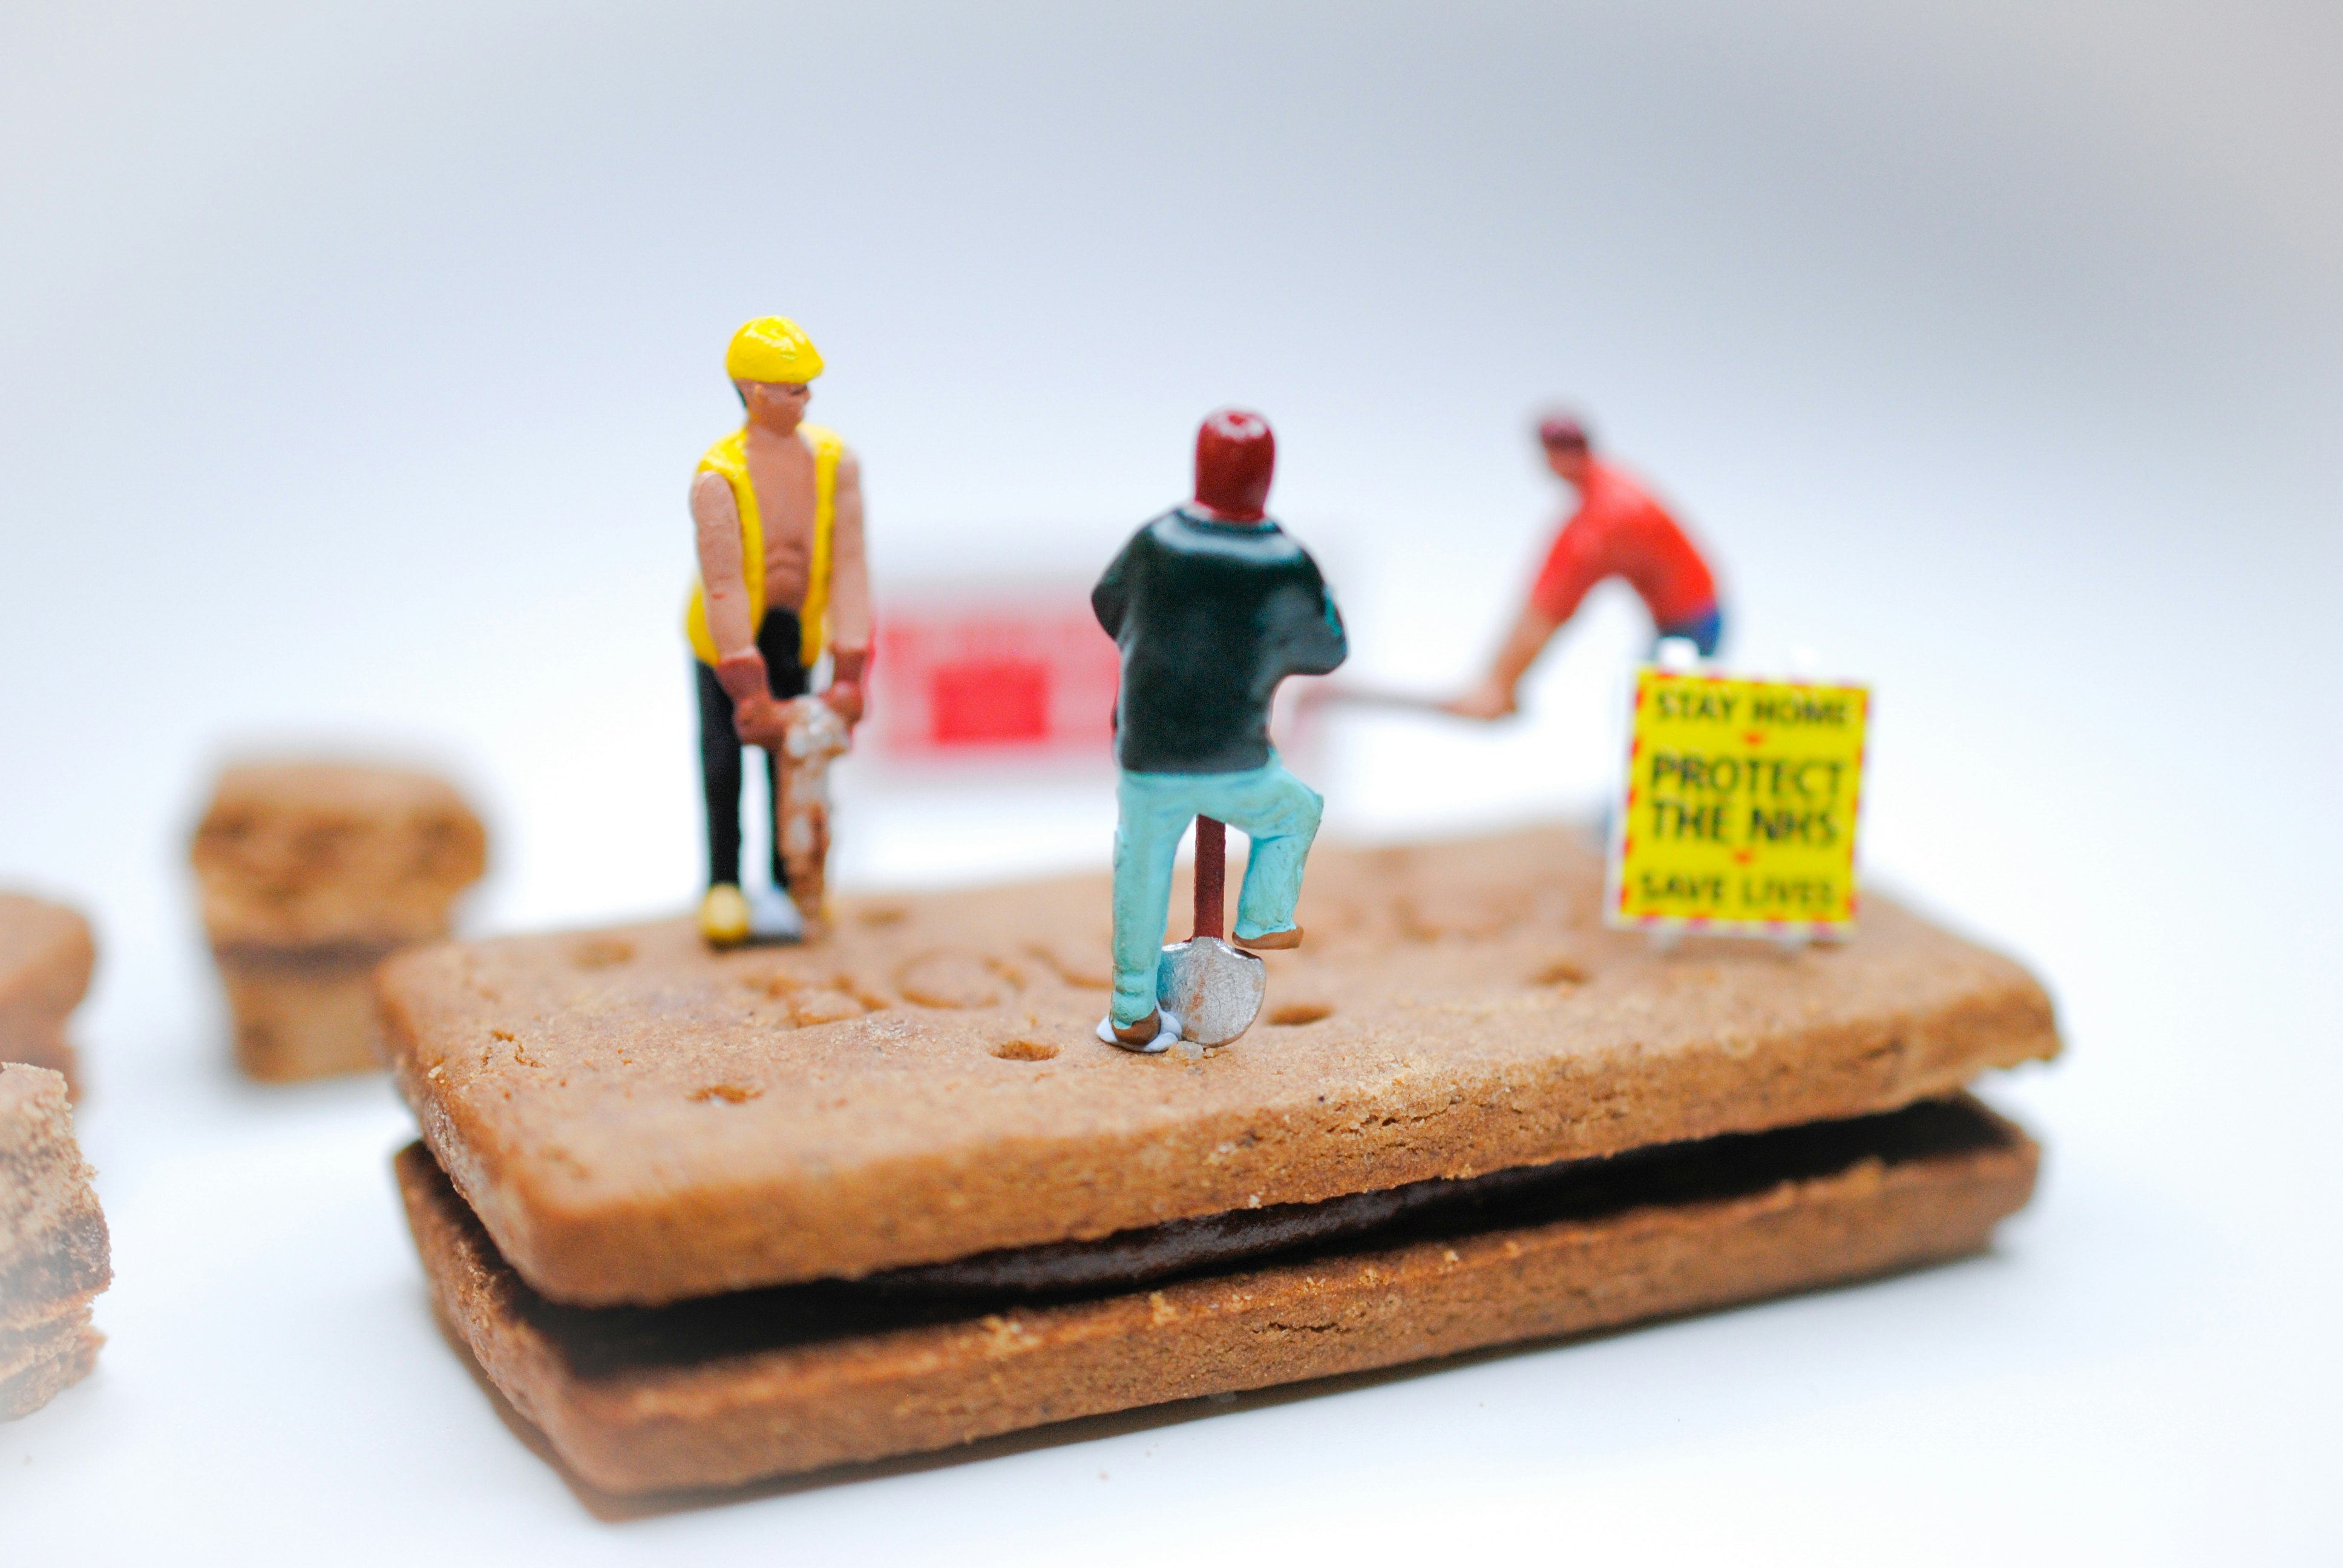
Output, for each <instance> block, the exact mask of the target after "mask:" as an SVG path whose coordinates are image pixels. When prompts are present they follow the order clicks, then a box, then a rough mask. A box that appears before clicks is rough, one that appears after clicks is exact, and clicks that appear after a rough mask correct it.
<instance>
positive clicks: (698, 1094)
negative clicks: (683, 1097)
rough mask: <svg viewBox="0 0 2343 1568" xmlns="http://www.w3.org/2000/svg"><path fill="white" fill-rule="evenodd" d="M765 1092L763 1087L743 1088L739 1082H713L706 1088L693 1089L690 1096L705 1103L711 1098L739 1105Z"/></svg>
mask: <svg viewBox="0 0 2343 1568" xmlns="http://www.w3.org/2000/svg"><path fill="white" fill-rule="evenodd" d="M764 1092H765V1091H763V1090H761V1089H743V1088H741V1087H740V1085H739V1084H737V1083H711V1084H709V1086H708V1087H707V1088H705V1089H695V1090H693V1091H691V1094H690V1098H691V1099H692V1100H695V1101H699V1103H701V1104H703V1105H704V1104H706V1103H707V1102H708V1101H711V1100H720V1101H723V1102H724V1103H725V1104H727V1105H739V1104H741V1103H743V1102H745V1101H751V1100H754V1099H756V1098H757V1096H759V1095H760V1094H762V1093H764Z"/></svg>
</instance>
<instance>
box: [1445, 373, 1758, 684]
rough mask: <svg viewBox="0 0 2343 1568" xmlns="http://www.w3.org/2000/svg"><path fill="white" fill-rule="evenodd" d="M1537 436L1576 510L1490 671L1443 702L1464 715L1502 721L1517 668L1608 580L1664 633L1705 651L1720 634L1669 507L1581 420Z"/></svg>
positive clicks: (1721, 621)
mask: <svg viewBox="0 0 2343 1568" xmlns="http://www.w3.org/2000/svg"><path fill="white" fill-rule="evenodd" d="M1538 441H1539V444H1540V445H1541V446H1543V447H1544V448H1545V462H1546V467H1549V468H1551V469H1553V470H1554V475H1555V477H1557V478H1560V479H1561V480H1563V482H1564V483H1565V484H1567V485H1569V486H1570V487H1572V488H1573V489H1574V490H1576V491H1577V492H1578V510H1577V511H1576V512H1574V513H1573V514H1572V515H1571V518H1570V520H1569V521H1568V522H1566V523H1564V525H1563V528H1562V532H1561V534H1560V535H1558V536H1557V537H1556V538H1555V539H1554V548H1553V549H1552V550H1551V551H1550V552H1548V554H1547V556H1546V558H1545V565H1544V567H1543V568H1540V570H1539V572H1538V575H1537V581H1536V582H1535V583H1534V584H1533V585H1531V588H1530V595H1529V603H1528V604H1526V605H1524V606H1523V608H1522V613H1521V618H1520V619H1518V620H1517V621H1515V622H1514V624H1513V632H1512V634H1511V635H1510V636H1508V637H1507V638H1505V644H1504V646H1503V648H1500V649H1498V651H1497V658H1496V660H1495V662H1494V663H1493V665H1492V666H1491V667H1490V670H1489V673H1488V675H1487V676H1486V677H1485V678H1483V680H1482V681H1481V683H1480V684H1479V685H1478V686H1475V687H1474V688H1473V689H1472V690H1470V691H1467V692H1466V693H1464V694H1463V696H1462V697H1459V698H1457V699H1454V700H1453V701H1452V702H1449V703H1447V704H1446V705H1445V706H1446V708H1447V709H1448V711H1449V712H1451V713H1455V714H1460V715H1462V716H1463V717H1464V718H1467V719H1503V718H1504V717H1505V716H1506V715H1508V714H1510V713H1512V712H1513V711H1514V709H1515V707H1516V702H1515V698H1514V689H1515V688H1516V687H1517V686H1519V685H1520V684H1521V678H1522V677H1523V674H1525V673H1526V672H1527V671H1528V669H1529V668H1530V666H1531V665H1532V664H1534V663H1535V662H1536V661H1537V657H1538V655H1539V654H1540V653H1542V652H1544V648H1545V645H1546V644H1547V643H1548V642H1550V641H1552V640H1553V638H1554V633H1555V632H1557V631H1559V630H1561V629H1562V628H1563V625H1564V622H1566V621H1568V620H1569V619H1570V618H1571V617H1572V616H1574V615H1575V614H1577V613H1578V607H1579V604H1580V603H1581V602H1582V601H1583V600H1584V598H1586V593H1587V590H1588V589H1589V588H1593V587H1594V585H1595V584H1596V583H1599V582H1601V581H1603V580H1604V578H1614V577H1615V578H1625V579H1626V580H1627V583H1628V586H1629V587H1631V588H1634V590H1635V592H1636V593H1637V594H1638V595H1639V596H1640V597H1641V598H1643V601H1644V608H1647V609H1649V610H1650V611H1651V613H1652V624H1653V625H1654V627H1655V628H1657V636H1658V637H1660V638H1670V637H1678V638H1684V639H1685V640H1687V641H1689V642H1691V643H1692V644H1693V645H1694V647H1695V648H1699V649H1700V654H1701V657H1702V658H1713V657H1715V653H1716V648H1717V643H1718V641H1719V640H1720V639H1721V638H1722V637H1723V636H1724V631H1725V617H1724V612H1723V610H1722V609H1721V608H1719V607H1718V604H1717V601H1716V578H1715V576H1714V575H1713V574H1712V573H1711V572H1710V571H1709V569H1708V563H1707V562H1706V561H1705V560H1704V559H1703V558H1701V553H1700V551H1699V549H1698V548H1696V547H1695V546H1694V544H1693V542H1692V540H1691V539H1690V538H1688V537H1687V536H1686V535H1685V533H1684V528H1682V526H1680V525H1679V524H1678V523H1677V522H1676V520H1675V519H1674V518H1672V517H1670V516H1669V515H1668V513H1667V510H1666V508H1664V507H1662V506H1661V505H1660V504H1659V502H1657V501H1656V500H1654V499H1653V498H1652V496H1651V493H1650V492H1649V491H1647V490H1645V489H1644V487H1643V486H1641V485H1639V484H1637V483H1636V482H1635V481H1634V479H1632V478H1630V477H1628V476H1627V475H1626V473H1625V472H1624V471H1623V470H1621V469H1619V468H1616V467H1613V466H1612V465H1610V464H1608V463H1604V462H1600V461H1597V460H1596V458H1595V457H1594V451H1593V449H1592V447H1591V445H1590V444H1589V442H1588V441H1587V438H1586V429H1585V427H1584V426H1583V425H1581V424H1580V423H1579V422H1578V421H1577V420H1575V419H1571V418H1565V417H1555V418H1552V419H1548V420H1546V421H1545V422H1544V423H1543V424H1542V425H1540V426H1539V427H1538ZM1655 640H1656V639H1655Z"/></svg>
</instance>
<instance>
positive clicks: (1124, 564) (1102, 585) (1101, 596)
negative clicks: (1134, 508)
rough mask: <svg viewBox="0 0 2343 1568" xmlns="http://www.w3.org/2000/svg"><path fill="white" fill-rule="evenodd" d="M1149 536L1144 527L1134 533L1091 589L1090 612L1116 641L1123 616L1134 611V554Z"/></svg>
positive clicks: (1119, 633)
mask: <svg viewBox="0 0 2343 1568" xmlns="http://www.w3.org/2000/svg"><path fill="white" fill-rule="evenodd" d="M1146 537H1147V536H1146V531H1145V530H1144V529H1141V531H1140V532H1139V533H1136V534H1133V535H1132V536H1131V541H1130V543H1128V544H1126V545H1124V546H1123V547H1122V549H1121V552H1120V553H1118V554H1117V555H1116V556H1115V558H1114V559H1112V560H1111V561H1109V562H1108V563H1107V568H1106V570H1105V572H1104V573H1103V574H1101V576H1100V578H1099V580H1098V586H1097V587H1096V588H1092V589H1091V614H1092V615H1095V616H1097V617H1098V623H1099V625H1101V626H1102V627H1104V628H1106V634H1107V636H1109V637H1111V638H1114V639H1115V640H1116V641H1117V642H1120V641H1121V640H1122V620H1123V617H1124V616H1125V615H1127V614H1129V613H1130V610H1131V557H1132V556H1133V555H1134V554H1135V553H1136V552H1137V550H1138V548H1139V541H1140V540H1141V539H1142V538H1146Z"/></svg>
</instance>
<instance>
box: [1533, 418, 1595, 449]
mask: <svg viewBox="0 0 2343 1568" xmlns="http://www.w3.org/2000/svg"><path fill="white" fill-rule="evenodd" d="M1538 440H1539V442H1540V443H1541V444H1543V445H1544V446H1548V447H1577V448H1578V449H1579V450H1580V451H1582V452H1583V451H1584V450H1585V449H1586V447H1587V446H1588V442H1587V439H1586V427H1585V426H1584V425H1582V424H1580V423H1579V422H1578V421H1577V420H1575V419H1574V418H1572V417H1570V416H1569V415H1567V414H1555V415H1552V416H1550V417H1546V418H1544V419H1541V420H1539V421H1538Z"/></svg>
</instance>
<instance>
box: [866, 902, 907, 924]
mask: <svg viewBox="0 0 2343 1568" xmlns="http://www.w3.org/2000/svg"><path fill="white" fill-rule="evenodd" d="M858 918H859V919H860V920H861V921H862V923H863V924H864V925H866V926H900V925H901V924H902V923H903V922H904V921H905V920H910V918H911V906H910V905H909V904H873V905H871V906H870V908H869V909H867V910H863V911H862V913H861V914H860V916H859V917H858Z"/></svg>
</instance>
